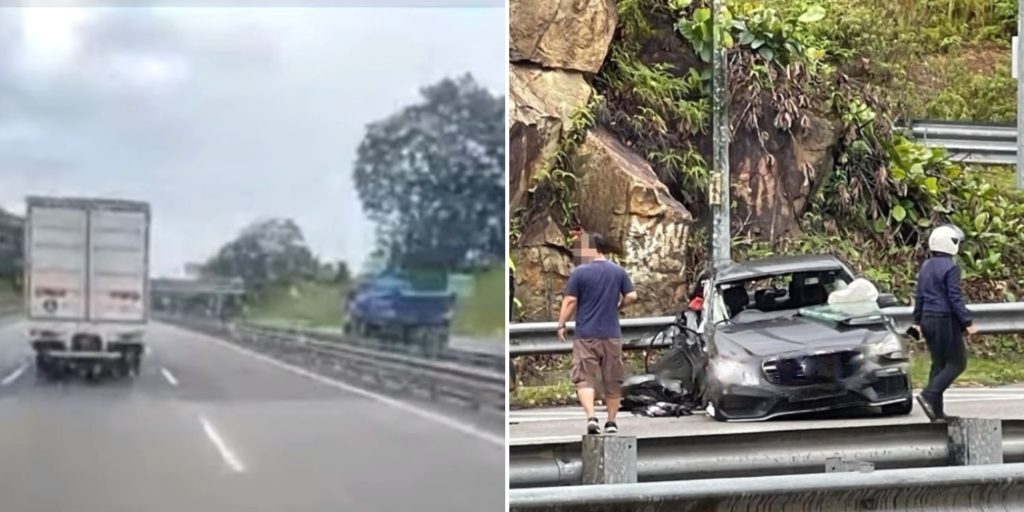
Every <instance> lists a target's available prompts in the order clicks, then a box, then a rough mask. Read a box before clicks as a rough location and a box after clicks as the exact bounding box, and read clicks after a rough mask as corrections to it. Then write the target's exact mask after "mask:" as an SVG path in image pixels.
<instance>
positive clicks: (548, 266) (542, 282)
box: [512, 216, 572, 321]
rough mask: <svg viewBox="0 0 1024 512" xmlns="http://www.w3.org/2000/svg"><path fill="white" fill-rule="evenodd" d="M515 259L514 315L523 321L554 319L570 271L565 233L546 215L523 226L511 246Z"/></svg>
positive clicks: (570, 261)
mask: <svg viewBox="0 0 1024 512" xmlns="http://www.w3.org/2000/svg"><path fill="white" fill-rule="evenodd" d="M512 259H513V260H514V261H515V262H516V275H515V279H516V286H515V292H516V297H517V298H518V299H519V302H520V310H519V311H518V312H517V315H516V316H517V317H521V318H524V319H525V320H527V321H549V320H557V319H558V311H559V308H560V307H561V305H562V290H563V288H564V287H565V282H566V281H567V280H568V279H569V273H570V272H571V271H572V256H571V253H570V251H569V250H568V249H567V248H566V247H565V236H564V235H563V233H562V231H561V228H559V226H558V224H557V223H556V222H555V221H554V219H552V218H551V217H550V216H549V217H546V218H544V219H542V220H539V221H536V222H534V223H532V224H531V225H530V226H527V228H526V230H525V231H524V232H523V236H522V238H521V239H520V241H519V245H518V246H517V247H515V248H513V249H512Z"/></svg>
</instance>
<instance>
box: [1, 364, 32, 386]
mask: <svg viewBox="0 0 1024 512" xmlns="http://www.w3.org/2000/svg"><path fill="white" fill-rule="evenodd" d="M27 369H28V363H27V362H26V363H22V365H21V366H19V367H18V368H17V369H16V370H14V371H13V372H11V374H10V375H8V376H6V377H4V380H2V381H0V384H2V385H4V386H6V385H8V384H10V383H12V382H14V381H16V380H18V377H21V374H23V373H25V370H27Z"/></svg>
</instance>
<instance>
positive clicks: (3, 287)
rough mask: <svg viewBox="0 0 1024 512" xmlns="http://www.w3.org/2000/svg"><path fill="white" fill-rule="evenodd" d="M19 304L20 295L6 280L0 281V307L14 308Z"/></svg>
mask: <svg viewBox="0 0 1024 512" xmlns="http://www.w3.org/2000/svg"><path fill="white" fill-rule="evenodd" d="M20 303H21V294H20V293H18V291H17V290H15V289H14V286H12V285H11V284H10V283H8V282H7V281H6V280H2V281H0V307H7V306H14V305H18V304H20Z"/></svg>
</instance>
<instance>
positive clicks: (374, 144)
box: [354, 75, 505, 268]
mask: <svg viewBox="0 0 1024 512" xmlns="http://www.w3.org/2000/svg"><path fill="white" fill-rule="evenodd" d="M421 94H422V96H423V101H422V102H420V103H418V104H416V105H412V106H409V107H406V108H404V109H402V110H401V111H399V112H398V113H396V114H394V115H392V116H391V117H389V118H387V119H384V120H382V121H379V122H376V123H373V124H370V125H369V126H368V127H367V129H366V136H365V138H364V139H363V142H362V144H361V145H360V146H359V151H358V156H357V159H356V164H355V169H354V179H355V184H356V189H357V190H358V192H359V198H360V200H361V201H362V203H363V209H364V210H365V211H366V212H367V215H368V216H369V217H370V219H371V220H373V221H374V222H376V223H377V225H378V228H379V229H378V244H379V246H380V247H379V248H380V249H381V250H382V251H383V252H384V253H385V254H387V255H388V258H389V261H388V263H389V264H391V265H397V266H405V267H422V266H430V267H444V268H454V267H458V266H465V265H467V264H469V265H473V264H482V262H484V261H493V260H494V259H497V258H500V257H501V256H502V254H503V252H502V251H503V249H504V216H505V117H504V116H505V107H504V97H502V96H495V95H492V94H491V93H490V92H489V91H487V90H486V89H484V88H483V87H481V86H480V85H478V84H477V83H476V81H474V80H473V78H472V77H471V76H470V75H465V76H463V77H460V78H458V79H445V80H442V81H441V82H439V83H437V84H435V85H432V86H429V87H426V88H424V89H422V90H421Z"/></svg>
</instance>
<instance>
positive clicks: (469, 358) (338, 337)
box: [249, 324, 505, 372]
mask: <svg viewBox="0 0 1024 512" xmlns="http://www.w3.org/2000/svg"><path fill="white" fill-rule="evenodd" d="M249 325H250V326H252V327H255V328H259V329H263V330H265V331H267V332H278V333H282V334H289V335H293V336H302V337H305V338H312V339H316V340H320V341H325V342H329V343H334V344H338V345H349V346H352V345H355V346H362V347H369V348H377V349H379V348H381V347H382V346H381V344H380V343H379V342H377V341H375V340H371V339H367V338H359V337H356V336H344V335H342V334H341V333H340V332H338V333H335V332H331V331H326V330H323V329H309V328H302V327H285V326H276V325H264V324H249ZM410 355H412V354H410ZM440 359H441V360H444V361H450V362H453V363H458V364H461V365H464V366H475V367H479V368H488V369H492V370H496V371H500V372H504V371H505V370H504V368H505V355H504V354H488V353H484V352H474V351H471V350H460V349H456V348H452V347H445V349H444V351H443V352H442V353H441V355H440Z"/></svg>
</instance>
